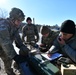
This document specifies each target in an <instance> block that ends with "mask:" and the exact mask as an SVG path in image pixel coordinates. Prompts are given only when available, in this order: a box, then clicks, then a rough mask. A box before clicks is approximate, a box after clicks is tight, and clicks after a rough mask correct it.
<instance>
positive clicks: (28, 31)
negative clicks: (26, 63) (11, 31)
mask: <svg viewBox="0 0 76 75" xmlns="http://www.w3.org/2000/svg"><path fill="white" fill-rule="evenodd" d="M25 36H26V37H27V38H26V41H27V42H31V41H35V42H38V40H39V34H38V30H37V27H36V26H35V25H34V24H27V25H26V26H24V27H23V36H22V39H23V38H24V37H25ZM35 36H36V38H37V39H35Z"/></svg>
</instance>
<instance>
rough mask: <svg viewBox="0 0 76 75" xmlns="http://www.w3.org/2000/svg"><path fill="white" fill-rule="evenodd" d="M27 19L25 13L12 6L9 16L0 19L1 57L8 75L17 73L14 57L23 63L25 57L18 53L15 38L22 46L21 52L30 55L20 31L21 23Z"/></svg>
mask: <svg viewBox="0 0 76 75" xmlns="http://www.w3.org/2000/svg"><path fill="white" fill-rule="evenodd" d="M24 19H25V15H24V13H23V11H22V10H20V9H19V8H12V10H11V11H10V13H9V18H7V19H3V20H0V57H1V59H2V60H3V62H4V65H5V70H6V73H7V75H15V74H14V72H13V70H12V68H11V64H12V59H14V60H15V61H16V62H17V63H22V62H24V61H25V59H24V58H23V57H22V56H21V55H17V53H16V52H15V49H14V47H13V44H12V43H13V41H14V40H15V41H16V42H17V44H18V46H19V47H20V52H22V51H24V52H25V55H26V56H27V55H28V48H27V47H26V46H25V45H23V43H22V41H21V39H20V36H19V33H18V27H19V24H20V23H21V22H22V21H23V20H24Z"/></svg>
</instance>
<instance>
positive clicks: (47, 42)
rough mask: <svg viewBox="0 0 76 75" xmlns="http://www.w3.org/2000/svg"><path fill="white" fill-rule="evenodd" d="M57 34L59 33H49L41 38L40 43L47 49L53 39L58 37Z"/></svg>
mask: <svg viewBox="0 0 76 75" xmlns="http://www.w3.org/2000/svg"><path fill="white" fill-rule="evenodd" d="M58 34H59V32H54V31H50V33H49V35H48V37H44V36H42V39H41V43H42V44H44V45H45V46H46V47H47V49H49V48H50V47H51V45H52V44H53V41H54V40H55V38H56V37H57V36H58Z"/></svg>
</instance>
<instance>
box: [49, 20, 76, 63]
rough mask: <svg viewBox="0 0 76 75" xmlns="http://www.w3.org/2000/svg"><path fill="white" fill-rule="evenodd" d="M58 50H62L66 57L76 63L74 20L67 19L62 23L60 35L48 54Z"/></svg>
mask: <svg viewBox="0 0 76 75" xmlns="http://www.w3.org/2000/svg"><path fill="white" fill-rule="evenodd" d="M56 51H60V52H62V54H63V55H64V56H65V57H68V58H70V59H71V60H72V61H73V62H74V63H75V64H76V32H75V23H74V21H72V20H65V21H64V22H63V23H62V25H61V29H60V35H59V36H58V37H57V38H56V40H55V41H54V43H53V45H52V46H51V48H50V49H49V54H48V56H50V54H51V53H54V52H56Z"/></svg>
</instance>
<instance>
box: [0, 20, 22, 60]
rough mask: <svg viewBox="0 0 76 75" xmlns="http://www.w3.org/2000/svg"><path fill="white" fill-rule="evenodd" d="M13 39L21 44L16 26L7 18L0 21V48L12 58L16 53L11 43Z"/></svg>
mask: <svg viewBox="0 0 76 75" xmlns="http://www.w3.org/2000/svg"><path fill="white" fill-rule="evenodd" d="M13 40H15V41H16V42H17V43H18V45H19V46H21V45H22V41H21V39H20V36H19V33H18V28H17V27H16V26H15V25H13V24H12V23H11V22H10V20H9V19H6V20H2V21H0V49H2V50H4V52H5V53H6V54H7V55H8V56H9V57H10V58H11V59H12V58H13V57H14V56H15V55H17V54H16V52H15V50H14V47H13V45H12V43H13Z"/></svg>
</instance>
